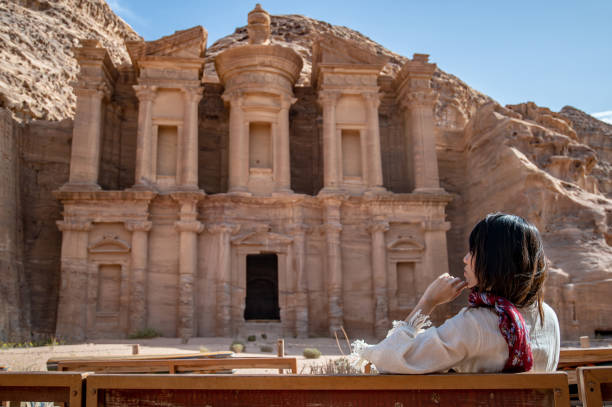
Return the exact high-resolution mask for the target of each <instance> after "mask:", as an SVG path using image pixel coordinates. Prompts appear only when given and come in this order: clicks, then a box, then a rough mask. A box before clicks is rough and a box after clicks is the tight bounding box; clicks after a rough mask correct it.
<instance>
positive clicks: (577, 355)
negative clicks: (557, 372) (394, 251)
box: [558, 348, 612, 368]
mask: <svg viewBox="0 0 612 407" xmlns="http://www.w3.org/2000/svg"><path fill="white" fill-rule="evenodd" d="M605 362H611V363H612V348H562V349H561V351H560V353H559V364H558V367H559V368H563V367H570V366H584V365H587V364H596V363H605Z"/></svg>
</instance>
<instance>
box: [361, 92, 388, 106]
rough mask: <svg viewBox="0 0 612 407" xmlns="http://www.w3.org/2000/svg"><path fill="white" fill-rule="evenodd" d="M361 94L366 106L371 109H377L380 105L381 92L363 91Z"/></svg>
mask: <svg viewBox="0 0 612 407" xmlns="http://www.w3.org/2000/svg"><path fill="white" fill-rule="evenodd" d="M361 95H362V96H363V98H364V100H365V101H366V104H367V106H368V107H370V108H373V109H378V107H379V106H380V100H381V99H382V97H383V96H384V95H383V94H381V93H378V92H365V93H362V94H361Z"/></svg>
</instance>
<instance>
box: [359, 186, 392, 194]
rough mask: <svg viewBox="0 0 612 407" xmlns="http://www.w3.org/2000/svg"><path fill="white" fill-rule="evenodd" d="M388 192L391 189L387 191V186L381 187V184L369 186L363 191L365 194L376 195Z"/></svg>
mask: <svg viewBox="0 0 612 407" xmlns="http://www.w3.org/2000/svg"><path fill="white" fill-rule="evenodd" d="M388 194H389V191H387V189H386V188H385V187H381V186H376V187H369V188H368V189H366V190H365V192H364V193H363V195H364V196H376V195H388Z"/></svg>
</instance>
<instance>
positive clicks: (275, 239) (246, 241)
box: [232, 231, 293, 247]
mask: <svg viewBox="0 0 612 407" xmlns="http://www.w3.org/2000/svg"><path fill="white" fill-rule="evenodd" d="M291 242H293V239H292V238H290V237H288V236H285V235H281V234H278V233H273V232H267V231H255V232H248V233H244V234H242V235H239V236H236V237H235V238H233V239H232V244H234V245H240V246H267V247H270V246H279V245H289V244H291Z"/></svg>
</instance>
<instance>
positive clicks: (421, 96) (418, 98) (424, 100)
mask: <svg viewBox="0 0 612 407" xmlns="http://www.w3.org/2000/svg"><path fill="white" fill-rule="evenodd" d="M437 101H438V93H437V92H436V91H434V90H433V89H420V90H415V91H412V92H410V93H408V94H406V95H405V96H404V98H403V99H402V100H401V102H400V103H401V104H402V107H404V108H406V109H413V108H415V107H427V108H433V107H434V105H435V104H436V102H437Z"/></svg>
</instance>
